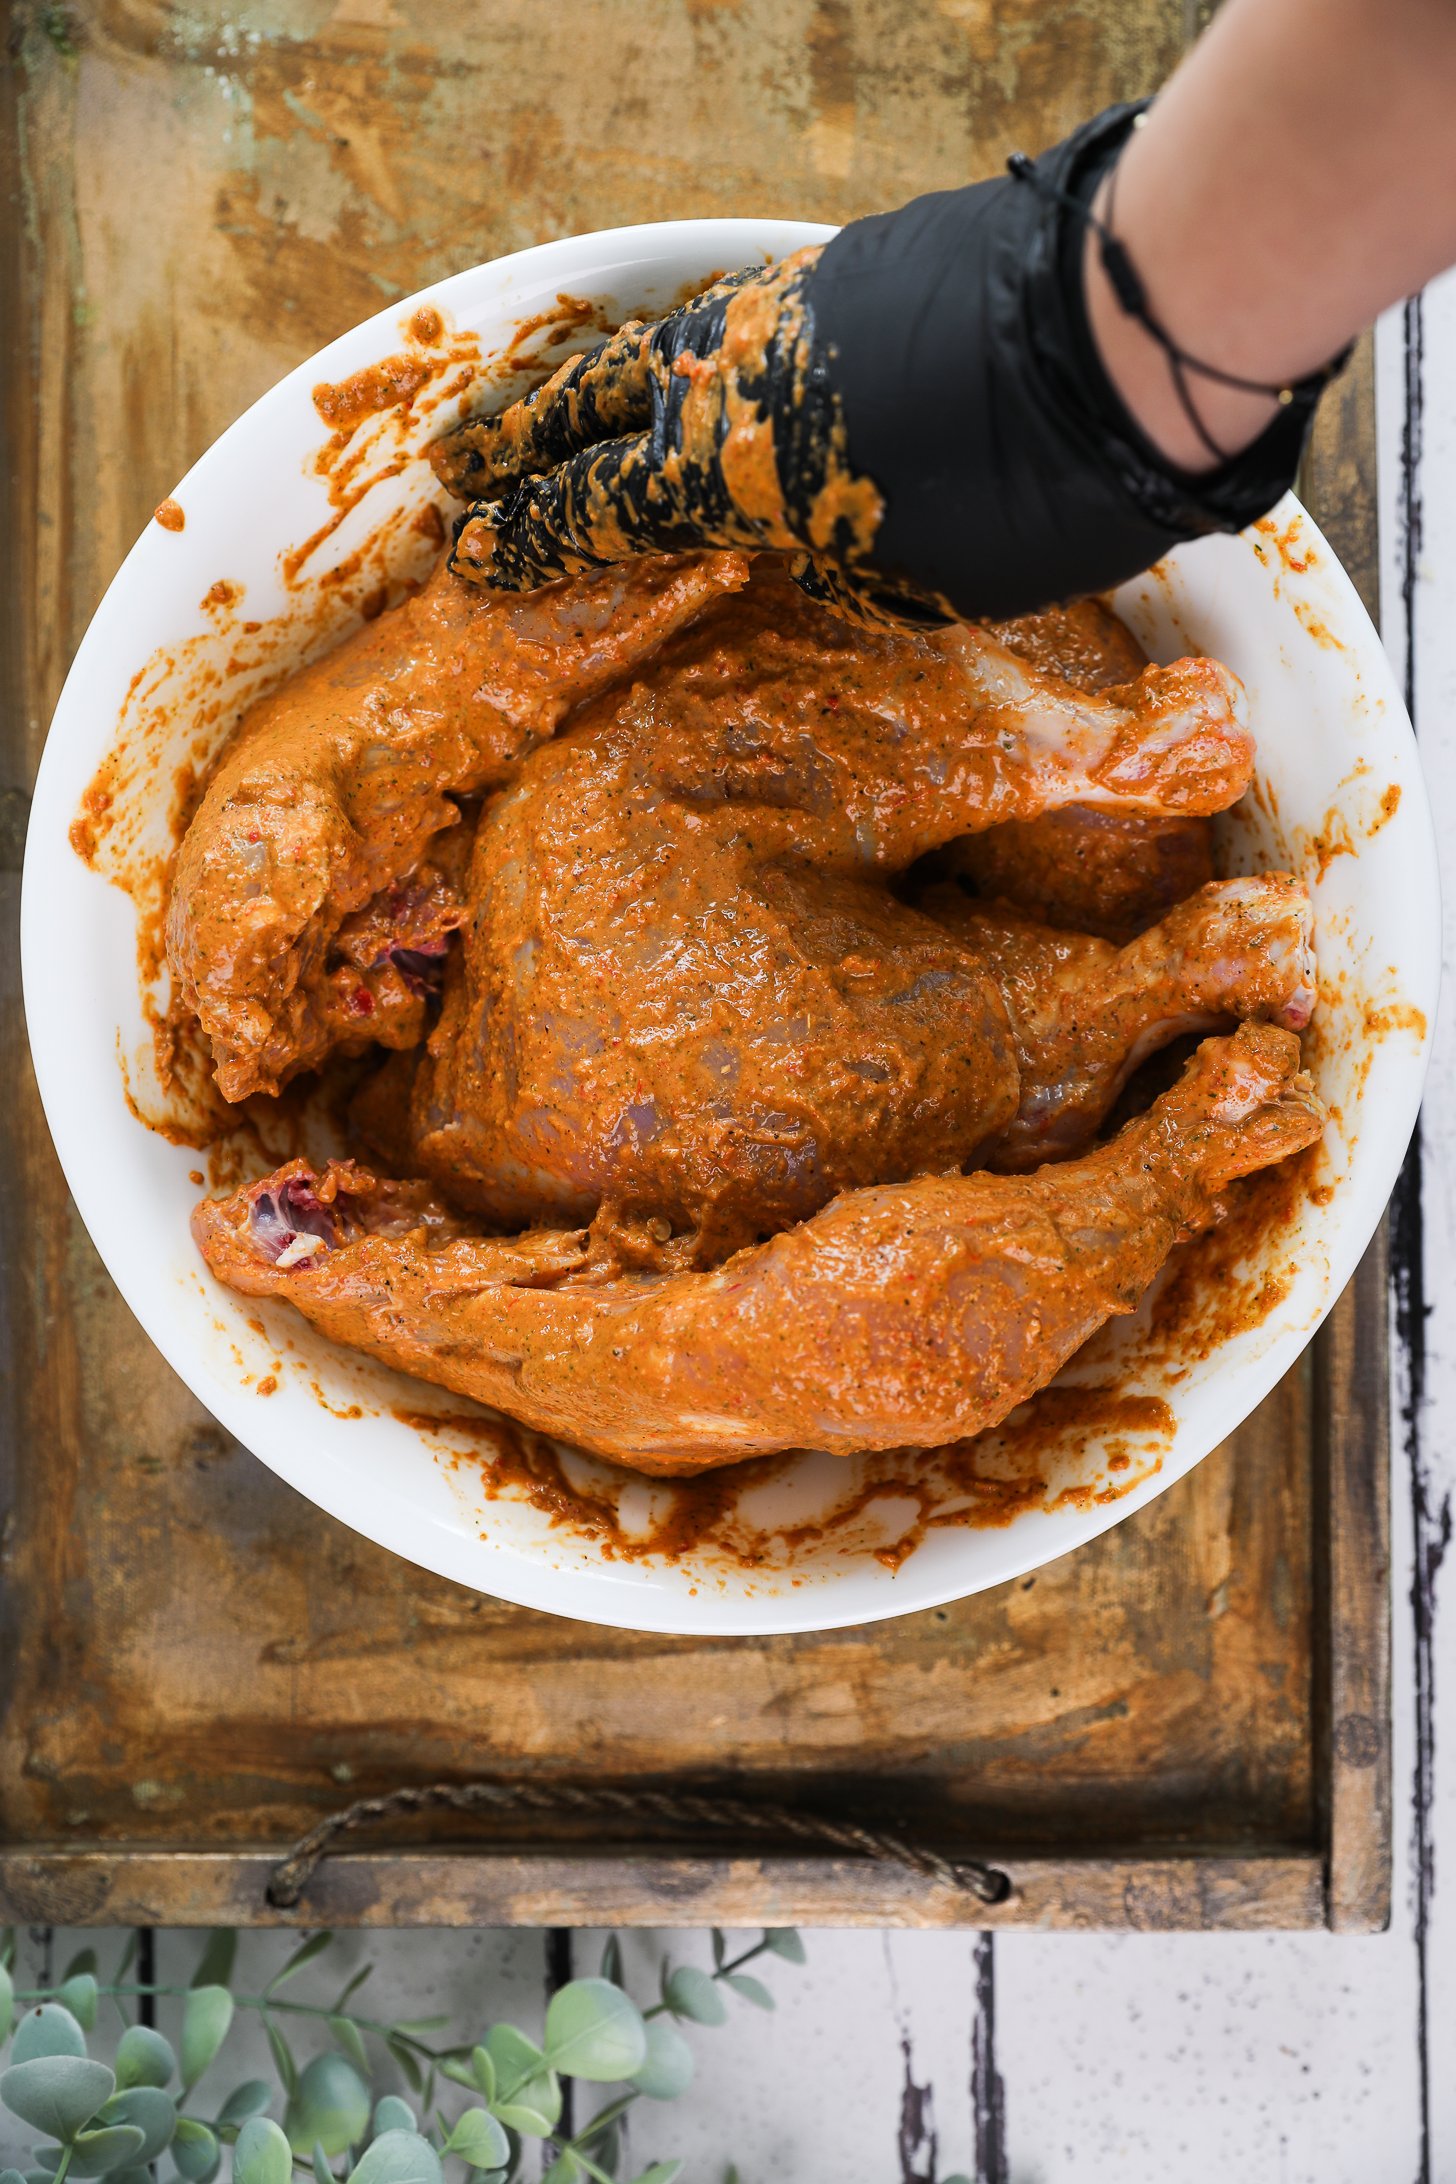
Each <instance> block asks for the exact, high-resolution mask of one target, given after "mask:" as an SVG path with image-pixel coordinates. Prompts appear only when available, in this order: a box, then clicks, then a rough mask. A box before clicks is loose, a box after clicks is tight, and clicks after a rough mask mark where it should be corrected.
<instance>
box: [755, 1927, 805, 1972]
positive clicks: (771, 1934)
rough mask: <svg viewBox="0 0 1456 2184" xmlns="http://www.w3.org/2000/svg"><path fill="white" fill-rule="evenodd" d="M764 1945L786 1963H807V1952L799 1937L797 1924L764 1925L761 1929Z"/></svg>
mask: <svg viewBox="0 0 1456 2184" xmlns="http://www.w3.org/2000/svg"><path fill="white" fill-rule="evenodd" d="M763 1940H764V1947H765V1948H767V1949H772V1951H773V1953H774V1955H775V1956H781V1957H782V1958H783V1959H784V1961H785V1962H786V1963H788V1964H807V1962H808V1961H809V1959H808V1952H807V1951H806V1949H805V1947H804V1944H803V1942H802V1941H801V1940H800V1938H799V1929H798V1927H797V1926H766V1927H765V1928H764V1930H763Z"/></svg>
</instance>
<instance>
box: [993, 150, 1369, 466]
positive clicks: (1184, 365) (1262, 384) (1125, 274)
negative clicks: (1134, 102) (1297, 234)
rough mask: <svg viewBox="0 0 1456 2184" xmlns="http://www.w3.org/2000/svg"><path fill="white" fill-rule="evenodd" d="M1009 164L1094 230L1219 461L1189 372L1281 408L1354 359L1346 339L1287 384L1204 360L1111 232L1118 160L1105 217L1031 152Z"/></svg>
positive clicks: (1116, 288) (1112, 274) (1314, 392)
mask: <svg viewBox="0 0 1456 2184" xmlns="http://www.w3.org/2000/svg"><path fill="white" fill-rule="evenodd" d="M1141 120H1142V116H1141V114H1139V115H1138V116H1137V117H1136V120H1135V121H1134V127H1136V126H1137V123H1138V122H1140V121H1141ZM1006 165H1007V169H1008V171H1009V173H1010V174H1011V176H1012V177H1013V179H1014V180H1015V181H1018V182H1029V183H1030V184H1031V186H1032V188H1033V189H1034V190H1036V191H1037V192H1038V194H1039V195H1040V196H1042V197H1044V198H1046V199H1047V200H1048V201H1049V202H1051V203H1053V204H1058V205H1061V206H1062V207H1064V209H1065V210H1066V211H1068V212H1071V213H1074V214H1075V215H1076V216H1077V218H1078V219H1079V220H1081V221H1082V222H1083V224H1084V225H1085V226H1087V227H1090V228H1091V229H1092V231H1093V233H1094V234H1095V235H1096V237H1097V255H1098V258H1099V259H1100V261H1101V265H1102V270H1103V271H1104V273H1105V274H1106V275H1107V279H1108V282H1109V284H1110V286H1111V289H1112V293H1113V295H1114V296H1115V297H1116V298H1117V301H1118V304H1119V306H1120V308H1121V309H1122V310H1123V311H1124V312H1125V313H1126V314H1127V316H1128V317H1129V318H1132V319H1136V320H1137V322H1138V324H1139V325H1140V326H1141V327H1142V328H1143V330H1144V332H1146V333H1148V334H1150V335H1151V336H1152V338H1153V340H1154V341H1156V342H1157V344H1158V346H1159V348H1160V349H1161V350H1162V351H1163V354H1164V355H1165V356H1166V357H1167V359H1168V368H1169V371H1170V372H1171V374H1172V378H1173V385H1174V387H1175V388H1176V390H1177V394H1178V400H1179V402H1180V403H1181V404H1182V407H1183V413H1184V415H1185V416H1186V417H1187V419H1188V422H1189V424H1190V425H1191V426H1192V427H1193V430H1194V431H1195V432H1196V433H1197V435H1198V437H1199V439H1200V440H1201V441H1202V442H1203V445H1204V446H1205V447H1206V448H1207V450H1208V452H1209V454H1210V455H1212V456H1213V458H1214V460H1215V461H1216V462H1219V463H1226V462H1229V461H1231V460H1232V457H1231V455H1230V452H1229V450H1228V449H1227V448H1225V447H1220V446H1219V444H1218V442H1217V440H1215V439H1214V437H1213V435H1212V433H1211V432H1210V431H1209V430H1208V427H1207V426H1206V425H1205V424H1204V422H1203V419H1202V417H1201V416H1200V415H1199V413H1198V406H1197V404H1196V403H1195V402H1194V400H1193V396H1192V394H1191V392H1190V390H1189V387H1188V374H1189V373H1190V372H1196V373H1197V374H1198V376H1199V378H1201V379H1211V380H1215V381H1217V383H1218V385H1219V386H1221V387H1236V388H1238V389H1239V391H1240V392H1241V393H1245V394H1262V395H1267V396H1268V397H1269V399H1270V400H1271V401H1273V402H1277V403H1278V404H1279V406H1280V408H1281V409H1287V408H1288V407H1289V406H1290V404H1291V403H1294V402H1297V401H1303V402H1307V403H1309V404H1311V405H1313V403H1314V402H1315V401H1317V400H1318V398H1319V396H1320V395H1321V394H1322V393H1323V392H1324V390H1325V388H1326V387H1327V386H1328V385H1329V383H1330V381H1331V380H1332V379H1335V378H1337V377H1338V376H1339V374H1340V373H1341V372H1342V371H1343V370H1344V368H1345V366H1346V364H1348V362H1349V361H1350V356H1351V354H1352V352H1353V350H1354V346H1355V344H1354V343H1353V342H1349V343H1347V344H1346V346H1345V347H1344V348H1343V349H1342V350H1341V351H1340V353H1339V355H1338V356H1335V357H1332V358H1331V359H1330V361H1329V363H1328V364H1324V365H1321V366H1320V368H1319V369H1318V370H1317V371H1313V372H1308V373H1306V374H1305V376H1304V377H1303V378H1302V379H1295V380H1291V381H1289V382H1287V383H1286V384H1284V385H1278V384H1270V383H1269V382H1267V381H1265V380H1262V379H1245V378H1243V377H1242V376H1241V375H1240V374H1239V373H1238V372H1228V371H1224V370H1223V369H1222V368H1221V366H1219V365H1217V364H1209V363H1206V362H1205V361H1204V360H1203V358H1202V357H1196V356H1193V355H1191V354H1190V353H1189V351H1188V350H1187V349H1185V348H1183V347H1182V346H1181V344H1180V343H1178V342H1177V341H1175V340H1174V338H1173V336H1172V335H1171V334H1170V333H1169V332H1168V329H1167V328H1166V326H1164V325H1163V324H1162V322H1161V321H1160V320H1159V319H1158V318H1157V317H1156V315H1155V314H1154V311H1153V307H1152V305H1151V303H1150V302H1149V301H1148V292H1147V288H1146V286H1145V285H1144V282H1143V278H1142V275H1141V274H1140V273H1139V272H1138V269H1137V267H1136V266H1135V265H1134V264H1133V261H1132V256H1131V253H1130V252H1129V250H1128V248H1127V245H1126V244H1125V243H1123V242H1121V241H1120V240H1119V239H1118V237H1117V236H1116V235H1115V234H1114V233H1113V231H1112V227H1111V224H1110V223H1111V215H1112V205H1113V198H1114V195H1115V193H1116V189H1117V165H1116V164H1114V166H1113V168H1112V180H1111V183H1110V184H1109V187H1108V198H1107V215H1108V216H1107V218H1106V219H1103V218H1101V217H1100V216H1099V215H1098V214H1097V213H1095V212H1094V211H1093V209H1092V207H1091V205H1090V204H1089V203H1086V202H1084V200H1083V199H1082V198H1080V197H1078V196H1076V195H1075V194H1074V193H1073V192H1072V191H1071V190H1065V189H1062V188H1060V187H1059V186H1058V184H1056V183H1055V182H1053V181H1051V180H1050V179H1049V178H1048V177H1047V176H1046V175H1044V174H1043V173H1042V172H1041V171H1040V169H1039V168H1038V167H1037V166H1036V164H1035V162H1034V161H1033V160H1031V159H1029V158H1028V157H1027V155H1026V153H1025V152H1013V153H1012V154H1011V157H1010V158H1009V159H1008V160H1007V162H1006Z"/></svg>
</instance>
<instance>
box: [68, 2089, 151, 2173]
mask: <svg viewBox="0 0 1456 2184" xmlns="http://www.w3.org/2000/svg"><path fill="white" fill-rule="evenodd" d="M163 2098H164V2099H165V2098H166V2096H165V2095H163ZM145 2144H146V2133H145V2132H144V2131H143V2130H141V2129H140V2128H139V2127H138V2126H137V2125H136V2124H134V2123H104V2124H102V2126H101V2127H100V2129H99V2130H96V2131H80V2132H78V2133H77V2135H76V2137H75V2138H74V2139H73V2141H72V2142H71V2169H70V2173H71V2175H72V2176H110V2174H111V2172H112V2170H113V2169H126V2168H133V2167H135V2166H136V2164H137V2163H138V2162H140V2161H142V2160H144V2159H145V2156H144V2155H143V2153H142V2148H143V2146H145Z"/></svg>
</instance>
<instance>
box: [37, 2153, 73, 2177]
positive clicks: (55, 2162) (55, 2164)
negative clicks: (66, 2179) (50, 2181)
mask: <svg viewBox="0 0 1456 2184" xmlns="http://www.w3.org/2000/svg"><path fill="white" fill-rule="evenodd" d="M65 2150H66V2149H65V2147H64V2146H32V2148H31V2149H30V2158H31V2160H32V2161H33V2162H34V2163H35V2165H36V2167H37V2168H38V2169H44V2170H45V2172H46V2174H47V2176H54V2175H55V2173H56V2171H57V2169H59V2167H60V2165H61V2156H62V2154H63V2153H64V2152H65Z"/></svg>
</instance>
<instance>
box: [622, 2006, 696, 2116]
mask: <svg viewBox="0 0 1456 2184" xmlns="http://www.w3.org/2000/svg"><path fill="white" fill-rule="evenodd" d="M692 2082H693V2051H692V2049H691V2048H690V2047H689V2046H688V2044H687V2041H686V2040H685V2039H684V2038H683V2036H682V2034H681V2033H680V2032H679V2031H678V2029H677V2026H676V2025H675V2024H674V2023H673V2021H672V2019H671V2018H670V2017H654V2018H653V2020H652V2022H651V2023H650V2024H649V2026H648V2027H647V2055H646V2059H645V2061H644V2062H643V2064H642V2067H641V2068H640V2070H634V2071H633V2073H632V2083H633V2085H635V2086H636V2088H637V2090H638V2092H639V2093H645V2094H646V2095H647V2098H648V2099H649V2100H650V2101H675V2100H676V2099H677V2098H678V2096H679V2094H682V2093H686V2091H687V2089H688V2087H689V2086H690V2085H691V2084H692Z"/></svg>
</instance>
